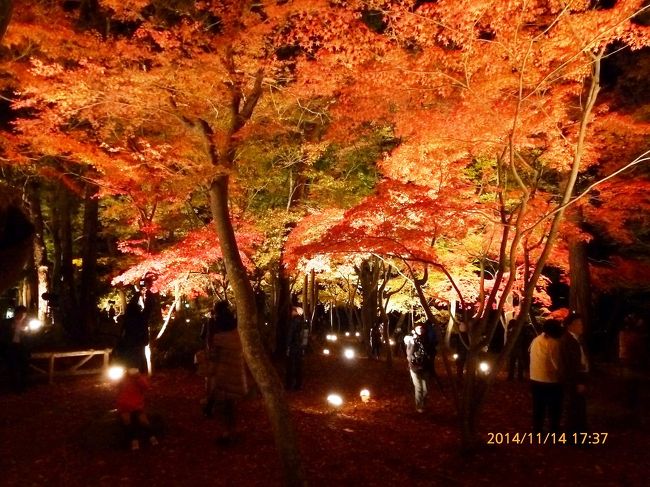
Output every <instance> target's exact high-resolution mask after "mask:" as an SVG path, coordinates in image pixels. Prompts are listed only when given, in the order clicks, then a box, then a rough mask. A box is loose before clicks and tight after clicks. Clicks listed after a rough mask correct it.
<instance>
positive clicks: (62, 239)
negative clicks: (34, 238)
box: [50, 186, 80, 339]
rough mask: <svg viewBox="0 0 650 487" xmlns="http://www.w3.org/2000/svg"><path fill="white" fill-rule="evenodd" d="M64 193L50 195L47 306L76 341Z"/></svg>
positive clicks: (69, 222)
mask: <svg viewBox="0 0 650 487" xmlns="http://www.w3.org/2000/svg"><path fill="white" fill-rule="evenodd" d="M71 199H72V198H71V196H70V194H69V193H68V191H67V190H66V189H65V188H64V187H63V186H60V187H59V188H57V191H56V192H55V194H54V201H53V204H52V223H53V226H54V231H53V233H55V236H54V251H55V256H54V257H55V266H54V280H53V291H54V294H55V299H54V300H53V302H50V306H51V307H52V311H53V314H54V316H55V322H56V323H57V324H58V325H61V326H63V328H64V329H65V330H67V331H68V332H69V333H70V334H71V335H72V337H73V338H76V339H79V338H80V325H79V320H78V319H77V317H78V308H77V300H76V296H75V286H74V267H73V264H72V256H73V252H72V201H71Z"/></svg>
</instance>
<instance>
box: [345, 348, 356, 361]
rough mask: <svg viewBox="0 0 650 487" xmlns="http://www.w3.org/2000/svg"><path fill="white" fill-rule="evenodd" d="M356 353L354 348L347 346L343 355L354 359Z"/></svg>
mask: <svg viewBox="0 0 650 487" xmlns="http://www.w3.org/2000/svg"><path fill="white" fill-rule="evenodd" d="M354 355H355V353H354V349H353V348H346V349H345V350H344V352H343V356H344V357H345V358H347V359H353V358H354Z"/></svg>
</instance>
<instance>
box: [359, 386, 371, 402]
mask: <svg viewBox="0 0 650 487" xmlns="http://www.w3.org/2000/svg"><path fill="white" fill-rule="evenodd" d="M359 396H361V400H362V401H363V402H368V401H369V400H370V391H369V390H368V389H361V392H360V393H359Z"/></svg>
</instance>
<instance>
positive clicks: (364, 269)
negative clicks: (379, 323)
mask: <svg viewBox="0 0 650 487" xmlns="http://www.w3.org/2000/svg"><path fill="white" fill-rule="evenodd" d="M379 267H380V266H379V263H378V262H377V259H376V258H375V257H371V258H369V259H367V260H364V261H363V262H362V263H361V265H360V266H359V268H358V269H357V273H358V275H359V285H360V286H361V298H362V299H361V323H362V326H363V342H364V344H365V346H366V348H367V349H368V354H370V341H369V339H370V330H371V329H372V327H373V325H374V324H375V322H376V320H377V310H378V309H379V289H378V285H379V274H380V269H379Z"/></svg>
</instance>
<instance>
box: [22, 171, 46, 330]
mask: <svg viewBox="0 0 650 487" xmlns="http://www.w3.org/2000/svg"><path fill="white" fill-rule="evenodd" d="M27 191H28V192H27V197H28V200H29V213H30V216H31V219H32V222H33V223H34V229H35V232H36V233H35V235H34V268H35V270H36V289H37V293H38V296H37V303H38V308H37V309H38V319H39V320H40V321H41V322H42V323H45V320H46V318H47V316H46V314H47V301H46V300H45V299H43V295H44V294H46V293H48V292H49V288H50V286H49V265H48V261H47V248H46V247H45V225H44V224H43V209H42V207H41V195H40V188H39V187H38V186H37V185H36V184H30V185H29V187H28V190H27Z"/></svg>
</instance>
